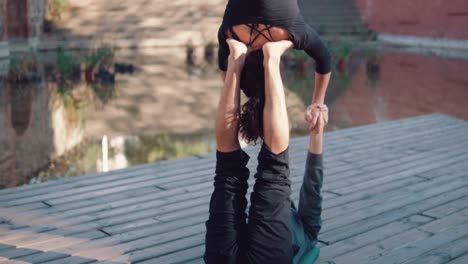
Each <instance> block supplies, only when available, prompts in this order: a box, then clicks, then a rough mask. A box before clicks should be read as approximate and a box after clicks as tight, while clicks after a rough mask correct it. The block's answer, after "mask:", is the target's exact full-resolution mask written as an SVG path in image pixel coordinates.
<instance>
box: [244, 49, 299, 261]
mask: <svg viewBox="0 0 468 264" xmlns="http://www.w3.org/2000/svg"><path fill="white" fill-rule="evenodd" d="M279 44H283V45H284V44H285V43H279ZM286 44H287V43H286ZM268 45H269V44H268ZM271 45H278V43H274V44H271ZM289 45H290V44H289ZM265 46H267V44H265V45H264V54H265V62H264V66H265V108H264V111H263V127H264V142H263V145H262V148H261V150H260V153H259V155H258V167H257V173H256V174H255V178H256V182H255V186H254V191H253V193H252V194H251V198H250V201H251V206H250V211H249V221H248V248H247V251H246V260H245V261H244V263H278V264H284V263H288V264H289V263H292V245H291V232H290V230H289V213H290V206H291V205H290V204H291V201H290V193H291V182H290V180H289V156H288V144H289V125H288V117H287V111H286V102H285V95H284V89H283V83H282V80H281V75H280V68H279V62H280V60H279V58H280V56H281V54H282V52H281V53H279V56H275V57H271V56H269V55H270V53H268V52H265V49H266V48H265ZM267 48H268V47H267ZM285 49H287V47H286V48H285ZM285 49H284V50H285ZM284 50H283V52H284ZM267 51H268V50H267ZM275 55H278V54H276V53H275Z"/></svg>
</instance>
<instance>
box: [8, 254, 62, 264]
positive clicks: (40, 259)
mask: <svg viewBox="0 0 468 264" xmlns="http://www.w3.org/2000/svg"><path fill="white" fill-rule="evenodd" d="M67 256H68V255H67V254H63V253H60V252H41V253H39V254H33V255H28V256H24V257H19V258H16V259H15V260H19V261H24V262H26V263H33V264H34V263H44V262H47V261H54V260H58V259H62V258H64V257H67Z"/></svg>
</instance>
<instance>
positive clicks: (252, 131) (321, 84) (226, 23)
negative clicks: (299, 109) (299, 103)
mask: <svg viewBox="0 0 468 264" xmlns="http://www.w3.org/2000/svg"><path fill="white" fill-rule="evenodd" d="M227 38H234V39H236V40H238V41H241V42H243V43H245V44H246V45H247V46H248V47H249V48H250V49H251V51H250V52H249V53H248V55H247V59H246V62H245V67H244V69H243V73H242V77H241V83H240V88H241V89H242V90H243V92H244V94H246V95H247V97H249V99H250V100H249V101H248V102H247V103H245V104H244V105H243V106H242V112H243V113H242V114H241V115H240V117H241V120H240V124H239V125H240V132H241V134H242V136H243V138H244V139H246V141H247V142H256V140H257V139H259V138H261V139H263V128H262V127H261V123H262V116H261V113H262V109H263V105H264V94H263V89H262V88H263V87H264V80H263V78H264V75H263V72H264V69H263V54H262V52H261V47H262V46H263V45H264V44H265V43H267V42H272V41H280V40H290V41H291V42H292V43H293V48H294V49H297V50H304V52H306V53H307V54H308V55H309V56H310V57H312V58H313V59H314V60H315V63H316V68H315V89H314V95H313V98H312V102H311V103H312V104H311V107H309V108H308V109H307V112H306V118H307V120H308V121H310V122H311V127H315V124H316V121H317V119H318V117H319V115H320V114H319V113H318V112H317V111H315V110H314V109H317V108H316V107H314V106H316V105H321V104H323V103H324V101H325V93H326V89H327V87H328V83H329V81H330V75H331V74H330V72H331V59H330V54H329V52H328V50H327V48H326V47H325V45H324V44H323V42H322V41H321V40H320V38H319V36H318V35H317V33H316V32H315V31H314V30H313V29H312V28H311V27H310V26H309V25H308V24H306V23H305V21H304V18H303V17H302V15H301V13H300V11H299V6H298V3H297V0H229V1H228V3H227V6H226V10H225V12H224V16H223V21H222V24H221V26H220V28H219V31H218V41H219V51H218V66H219V69H220V70H221V71H222V77H223V80H224V78H225V74H226V70H227V58H228V56H229V46H228V44H227V43H226V39H227Z"/></svg>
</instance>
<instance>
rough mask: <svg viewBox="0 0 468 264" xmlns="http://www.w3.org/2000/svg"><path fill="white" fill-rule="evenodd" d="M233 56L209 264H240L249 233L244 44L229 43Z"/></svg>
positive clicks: (220, 120)
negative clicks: (242, 115)
mask: <svg viewBox="0 0 468 264" xmlns="http://www.w3.org/2000/svg"><path fill="white" fill-rule="evenodd" d="M228 44H229V46H230V48H231V55H230V57H229V59H228V61H229V62H228V70H227V73H226V78H225V83H224V88H223V92H222V95H221V97H220V101H219V105H218V109H217V113H216V124H215V130H216V143H217V152H216V171H215V177H214V191H213V194H212V196H211V200H210V209H209V219H208V221H206V237H205V239H206V243H205V245H206V247H205V254H204V259H205V263H208V264H211V263H216V264H219V263H226V264H236V263H238V255H240V254H242V252H241V251H240V250H239V245H241V244H242V243H241V241H242V240H243V234H245V233H246V228H247V226H246V222H245V220H246V214H245V210H246V206H247V200H246V198H245V195H246V192H247V188H248V184H247V179H248V177H249V170H248V168H247V167H246V165H247V162H248V160H249V156H248V155H247V154H246V153H245V152H244V151H242V150H241V149H240V145H239V141H238V110H239V78H240V73H241V70H242V67H243V60H244V57H245V56H244V55H245V51H246V48H245V50H244V49H243V46H242V45H241V43H232V42H231V43H229V42H228Z"/></svg>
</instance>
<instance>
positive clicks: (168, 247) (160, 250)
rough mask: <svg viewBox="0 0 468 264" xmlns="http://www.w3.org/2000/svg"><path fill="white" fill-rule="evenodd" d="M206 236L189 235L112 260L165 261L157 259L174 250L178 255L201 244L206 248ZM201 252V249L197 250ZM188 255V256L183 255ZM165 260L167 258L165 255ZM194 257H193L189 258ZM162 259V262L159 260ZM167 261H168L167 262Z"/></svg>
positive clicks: (201, 246)
mask: <svg viewBox="0 0 468 264" xmlns="http://www.w3.org/2000/svg"><path fill="white" fill-rule="evenodd" d="M204 242H205V236H204V235H203V234H202V235H195V236H189V237H185V238H182V239H178V240H175V241H171V242H168V243H165V244H162V245H158V246H156V247H151V248H147V249H143V250H138V251H133V252H131V253H130V254H126V255H122V256H120V257H117V258H113V259H110V260H112V261H128V262H140V261H145V260H149V259H151V260H152V261H154V262H153V263H164V262H162V259H159V260H158V259H157V258H158V257H160V256H164V255H167V254H170V253H173V252H177V253H178V254H177V255H183V254H182V251H183V250H184V249H188V248H192V247H196V246H200V248H204ZM197 252H199V250H198V251H197ZM183 257H187V256H183ZM163 258H164V260H166V259H167V258H165V257H163ZM188 259H192V257H190V258H188ZM159 261H161V262H159ZM166 263H167V262H166Z"/></svg>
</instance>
